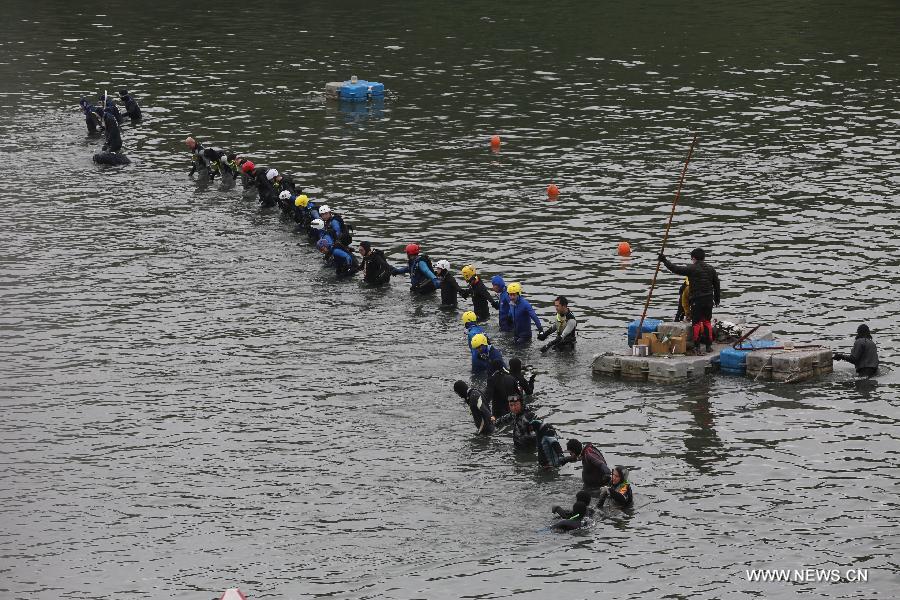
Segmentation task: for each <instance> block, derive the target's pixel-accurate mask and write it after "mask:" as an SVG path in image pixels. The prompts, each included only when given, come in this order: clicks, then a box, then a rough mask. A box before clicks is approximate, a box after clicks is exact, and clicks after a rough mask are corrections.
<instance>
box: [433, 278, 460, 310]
mask: <svg viewBox="0 0 900 600" xmlns="http://www.w3.org/2000/svg"><path fill="white" fill-rule="evenodd" d="M438 279H440V280H441V306H446V307H450V306H456V305H457V297H456V296H457V294H459V292H460V289H459V283H458V282H457V281H456V277H454V276H453V273H451V272H450V271H446V270H445V271H444V274H443V275H439V276H438Z"/></svg>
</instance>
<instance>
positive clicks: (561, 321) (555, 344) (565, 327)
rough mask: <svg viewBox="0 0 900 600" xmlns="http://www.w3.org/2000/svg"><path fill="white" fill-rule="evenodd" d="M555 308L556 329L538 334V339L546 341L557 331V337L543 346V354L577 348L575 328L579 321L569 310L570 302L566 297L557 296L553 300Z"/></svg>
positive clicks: (548, 329) (549, 329)
mask: <svg viewBox="0 0 900 600" xmlns="http://www.w3.org/2000/svg"><path fill="white" fill-rule="evenodd" d="M553 306H554V307H555V308H556V329H552V328H550V327H548V328H547V329H545V330H544V331H543V332H542V333H539V334H538V339H539V340H541V341H544V340H545V339H547V338H548V337H550V335H551V334H552V333H553V332H554V331H555V332H556V337H555V338H554V339H553V340H552V341H550V342H549V343H547V344H544V345H543V346H541V352H546V351H547V350H549V349H550V348H556V349H557V350H562V349H564V348H565V349H572V348H574V347H575V327H576V325H577V324H578V321H577V320H576V319H575V315H573V314H572V311H570V310H569V300H568V298H566V297H565V296H557V297H556V299H555V300H553Z"/></svg>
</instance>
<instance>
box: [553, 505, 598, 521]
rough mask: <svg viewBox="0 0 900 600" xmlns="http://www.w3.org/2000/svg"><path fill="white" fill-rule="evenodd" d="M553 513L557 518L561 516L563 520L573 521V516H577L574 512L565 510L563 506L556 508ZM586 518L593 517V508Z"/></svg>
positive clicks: (589, 508) (588, 511) (589, 510)
mask: <svg viewBox="0 0 900 600" xmlns="http://www.w3.org/2000/svg"><path fill="white" fill-rule="evenodd" d="M553 513H554V514H556V515H557V516H559V517H560V518H561V519H571V518H572V517H573V516H575V511H574V510H572V509H568V508H563V507H562V506H554V507H553ZM584 516H587V517H593V516H594V509H593V508H591V507H588V509H587V515H584Z"/></svg>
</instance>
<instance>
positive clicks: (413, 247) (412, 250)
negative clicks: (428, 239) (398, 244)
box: [406, 244, 419, 256]
mask: <svg viewBox="0 0 900 600" xmlns="http://www.w3.org/2000/svg"><path fill="white" fill-rule="evenodd" d="M406 253H407V254H411V255H413V256H415V255H416V254H418V253H419V245H418V244H407V245H406Z"/></svg>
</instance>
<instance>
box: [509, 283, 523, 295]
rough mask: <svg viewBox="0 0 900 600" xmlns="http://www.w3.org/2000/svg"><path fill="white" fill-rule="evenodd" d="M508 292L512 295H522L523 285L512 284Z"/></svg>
mask: <svg viewBox="0 0 900 600" xmlns="http://www.w3.org/2000/svg"><path fill="white" fill-rule="evenodd" d="M506 291H507V292H508V293H510V294H521V293H522V284H521V283H519V282H518V281H517V282H515V283H511V284H509V285H508V286H507V288H506Z"/></svg>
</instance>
